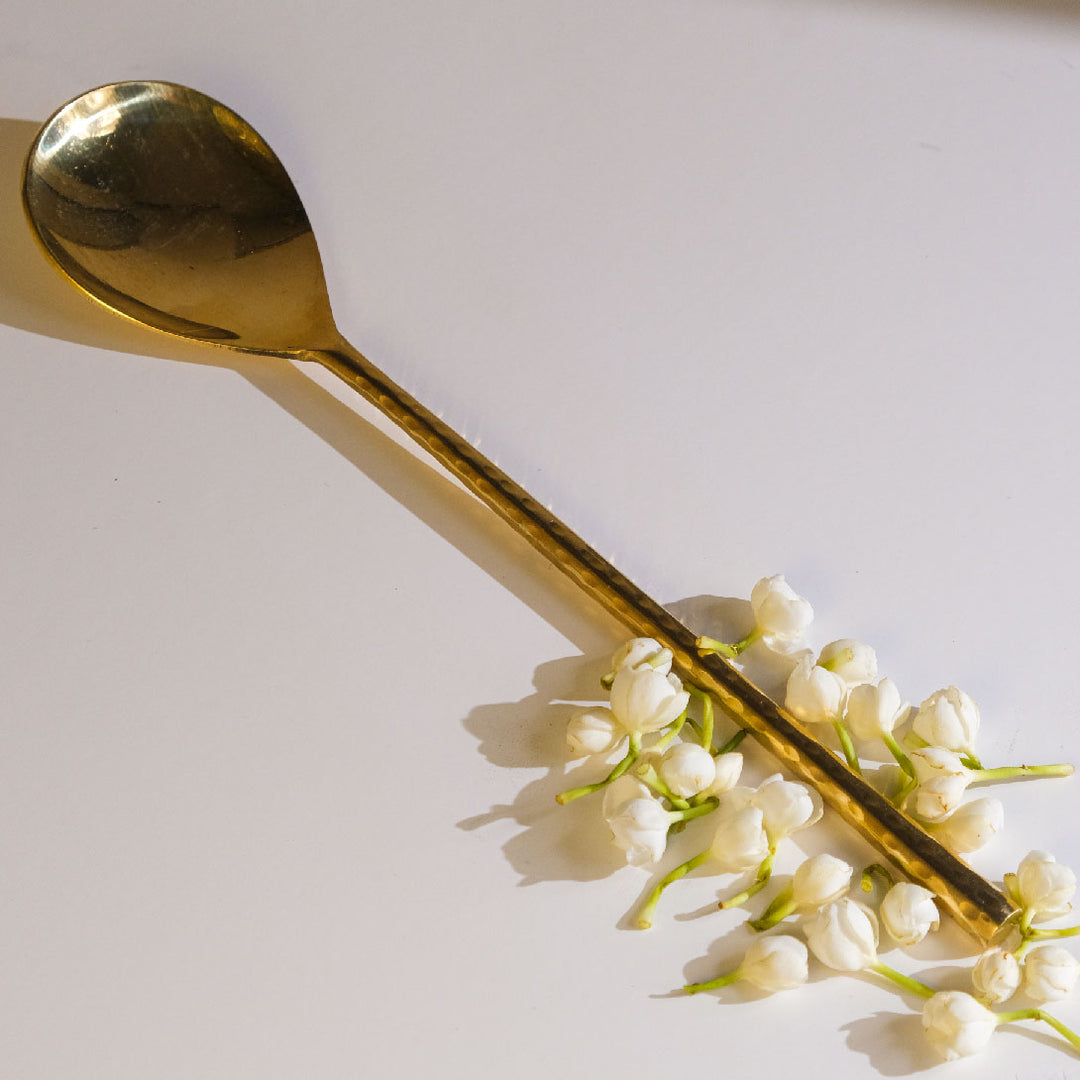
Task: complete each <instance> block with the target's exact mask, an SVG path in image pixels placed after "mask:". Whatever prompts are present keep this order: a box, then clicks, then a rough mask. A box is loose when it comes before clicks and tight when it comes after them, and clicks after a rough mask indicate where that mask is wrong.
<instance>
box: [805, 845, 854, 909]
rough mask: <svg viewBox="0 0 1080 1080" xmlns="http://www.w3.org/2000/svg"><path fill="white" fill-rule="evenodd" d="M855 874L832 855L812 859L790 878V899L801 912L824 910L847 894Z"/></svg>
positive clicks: (844, 863)
mask: <svg viewBox="0 0 1080 1080" xmlns="http://www.w3.org/2000/svg"><path fill="white" fill-rule="evenodd" d="M854 872H855V871H854V870H853V869H852V867H851V866H849V865H848V864H847V863H846V862H844V860H843V859H838V858H837V857H836V856H835V855H828V854H822V855H811V856H810V858H809V859H806V860H805V861H804V862H802V863H801V864H800V865H799V867H798V869H797V870H796V871H795V873H794V874H793V875H792V878H791V898H792V900H794V902H795V905H796V907H799V908H802V909H803V910H813V909H816V908H819V907H824V906H825V905H826V904H831V903H832V902H833V901H834V900H839V899H840V897H841V896H843V895H844V893H846V892H847V890H848V886H849V885H850V884H851V875H852V874H853V873H854Z"/></svg>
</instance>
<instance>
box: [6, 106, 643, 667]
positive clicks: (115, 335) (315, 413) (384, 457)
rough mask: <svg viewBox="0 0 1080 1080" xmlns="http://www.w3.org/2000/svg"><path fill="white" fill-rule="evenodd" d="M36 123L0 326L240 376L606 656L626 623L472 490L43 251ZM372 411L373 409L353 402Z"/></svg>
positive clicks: (9, 145)
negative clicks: (137, 308)
mask: <svg viewBox="0 0 1080 1080" xmlns="http://www.w3.org/2000/svg"><path fill="white" fill-rule="evenodd" d="M39 128H40V124H39V123H37V122H35V121H31V120H11V119H0V323H3V324H6V325H8V326H11V327H13V328H15V329H18V330H25V331H27V332H28V333H32V334H39V335H42V336H45V337H51V338H54V339H56V340H58V341H67V342H73V343H75V344H78V345H87V346H90V347H92V348H97V349H104V350H107V351H110V352H122V353H130V354H135V355H141V356H153V357H159V358H161V359H164V360H171V361H178V362H181V363H187V364H202V365H207V366H211V367H215V368H220V369H226V370H229V371H233V372H235V373H236V374H238V375H239V376H241V378H243V379H245V380H246V381H247V382H249V383H250V384H251V385H252V386H254V387H255V388H256V389H257V390H258V391H260V393H263V394H265V395H266V396H267V397H268V398H270V399H271V400H272V401H273V402H274V403H275V404H277V405H278V406H279V407H281V408H282V409H284V410H285V411H286V412H287V413H289V414H290V415H291V416H292V417H293V418H294V419H296V420H298V421H299V422H300V423H301V424H303V425H304V426H305V427H306V428H307V429H308V430H309V431H311V432H312V433H313V434H314V435H316V436H318V437H319V438H321V439H322V440H323V441H324V442H325V443H326V444H327V445H328V446H330V447H332V448H333V449H334V450H335V451H337V453H339V454H340V455H341V456H342V457H343V458H345V459H346V460H347V461H349V462H350V463H351V464H352V465H354V466H355V467H356V468H357V469H359V470H360V471H361V472H363V473H364V474H365V475H366V476H367V477H368V478H369V479H371V480H372V481H373V482H374V483H375V484H376V485H378V487H380V488H381V489H382V490H383V491H384V492H385V493H386V494H387V495H389V496H390V497H391V498H393V499H394V500H395V501H396V502H397V503H398V504H399V505H401V506H403V507H404V508H405V509H406V510H408V511H409V512H410V513H412V514H413V515H414V516H415V517H417V518H418V519H419V520H421V521H422V522H424V524H425V525H427V526H428V528H430V529H432V530H433V531H434V532H435V533H437V534H438V535H439V536H440V537H442V538H443V539H444V540H446V541H447V542H449V543H450V544H452V545H453V546H454V547H455V548H457V550H458V551H459V552H460V553H461V554H462V555H464V556H465V557H466V558H467V559H469V561H470V562H472V563H474V564H475V565H476V566H477V567H479V568H480V569H481V570H483V571H484V572H485V573H486V574H488V575H489V576H490V577H492V578H493V579H494V580H495V581H497V582H499V583H500V584H501V585H503V587H504V588H506V589H507V590H508V591H509V592H511V593H512V594H513V595H514V596H516V597H517V598H518V599H519V600H520V601H521V602H522V603H524V604H525V605H526V606H527V607H529V608H530V609H531V610H532V611H534V612H535V613H536V614H537V615H539V616H540V618H542V619H543V620H544V621H545V622H546V623H548V624H549V625H550V626H552V627H553V628H554V629H555V630H557V631H558V632H559V633H560V634H562V635H563V636H564V637H566V638H567V639H568V640H569V641H570V642H572V643H573V644H574V645H576V646H577V647H578V648H579V649H580V650H581V651H582V652H583V653H585V654H586V655H589V654H597V653H604V652H608V651H610V649H611V648H612V647H613V642H614V641H616V640H617V639H618V637H619V636H620V633H622V631H620V630H619V629H618V624H617V623H616V622H615V620H614V619H612V618H611V617H610V616H608V615H607V614H606V612H604V611H603V610H602V609H601V608H600V607H599V606H598V605H594V604H591V603H585V602H583V600H582V596H581V593H580V590H579V589H578V588H577V587H576V586H575V585H573V584H572V583H571V582H570V581H569V580H567V579H566V578H564V577H563V575H562V573H561V572H560V571H559V570H558V569H557V568H555V567H553V566H552V565H551V564H549V563H548V562H547V560H546V559H544V558H543V557H542V556H541V555H539V554H538V553H537V552H536V551H534V550H533V548H532V547H531V546H530V545H529V544H528V543H527V542H526V541H525V540H523V539H522V538H521V537H519V536H518V535H517V533H516V532H514V530H513V529H512V528H511V527H510V526H509V525H507V524H505V523H504V522H503V521H502V520H501V519H500V518H499V517H497V515H495V514H493V513H492V512H491V511H490V510H488V509H487V507H485V506H484V505H483V504H481V503H480V502H479V501H477V500H476V499H475V498H473V497H472V496H471V495H470V494H469V493H468V492H467V491H466V490H465V489H464V488H462V487H460V486H459V485H458V484H457V483H456V482H455V481H454V480H452V479H450V478H449V477H448V476H447V475H446V474H444V473H442V472H441V471H440V470H439V468H438V467H437V466H435V465H434V464H431V463H428V462H427V461H424V460H422V459H420V458H418V457H417V456H415V455H414V454H413V453H411V452H410V450H408V449H407V448H405V447H403V446H401V445H399V444H398V443H397V442H395V441H394V440H393V439H392V438H390V437H389V436H388V435H386V434H385V433H384V432H383V431H381V430H380V429H379V428H378V427H377V426H376V425H375V424H373V423H372V422H371V421H369V420H367V419H366V418H365V417H364V416H363V415H361V414H360V413H359V412H357V411H355V410H354V409H352V408H350V407H349V406H348V405H346V404H344V403H343V402H341V401H339V400H338V399H337V398H336V397H335V396H334V395H333V394H331V393H330V392H329V391H327V390H325V389H324V388H323V387H321V386H320V385H319V384H318V383H317V382H315V381H314V380H313V379H311V378H309V377H308V376H307V375H305V374H304V373H303V371H302V370H300V369H299V368H297V367H296V366H294V365H293V364H292V363H290V362H289V361H287V360H282V359H279V358H275V357H266V356H257V355H251V354H246V353H242V352H237V351H233V350H228V349H223V348H217V347H214V346H201V345H197V344H194V343H190V342H187V341H184V340H182V339H180V338H172V337H169V336H167V335H165V334H159V333H154V332H152V331H150V330H148V329H146V328H145V327H142V326H139V325H137V324H135V323H132V322H128V321H127V320H126V319H124V318H121V317H119V316H117V315H115V314H113V313H111V312H109V311H107V310H105V309H104V308H103V307H101V306H100V305H99V304H97V303H96V302H95V301H93V300H91V299H90V298H89V297H87V296H85V295H84V294H83V293H81V292H80V291H79V290H78V289H76V288H74V287H73V286H72V285H71V284H70V283H68V282H67V281H65V280H64V278H63V277H62V276H61V274H60V273H59V272H58V271H57V270H56V269H55V268H54V267H53V266H51V265H50V264H49V262H48V260H47V259H46V257H45V256H44V255H43V254H42V253H41V252H40V251H39V250H38V248H37V245H36V243H35V241H34V239H33V236H32V235H31V231H30V228H29V226H28V225H27V223H26V220H25V216H24V213H23V207H22V201H21V195H20V192H21V184H22V173H23V168H24V162H25V159H26V154H27V151H28V150H29V148H30V145H31V143H32V142H33V140H34V138H35V137H36V135H37V132H38V130H39ZM357 404H358V406H360V407H362V408H367V407H368V406H367V405H366V403H361V402H359V400H358V402H357Z"/></svg>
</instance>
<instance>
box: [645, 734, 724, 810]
mask: <svg viewBox="0 0 1080 1080" xmlns="http://www.w3.org/2000/svg"><path fill="white" fill-rule="evenodd" d="M659 772H660V779H661V780H663V781H664V783H665V784H667V786H668V789H669V790H670V791H671V793H672V794H673V795H676V796H678V797H679V798H680V799H689V798H690V797H691V796H693V795H697V794H698V793H699V792H701V791H704V790H705V789H706V788H707V787H709V786H710V785H711V784H712V783H713V782H714V781H715V780H716V762H715V760H714V759H713V756H712V754H710V753H709V751H708V750H706V749H705V747H703V746H699V745H698V744H697V743H688V742H684V743H676V744H675V745H674V746H672V747H670V748H669V749H668V751H667V752H666V753H665V754H664V756H663V757H662V758H661V759H660V768H659Z"/></svg>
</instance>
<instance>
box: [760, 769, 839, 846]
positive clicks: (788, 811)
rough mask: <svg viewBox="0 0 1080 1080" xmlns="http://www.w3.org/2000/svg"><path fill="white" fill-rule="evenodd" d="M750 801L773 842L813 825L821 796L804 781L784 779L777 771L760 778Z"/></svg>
mask: <svg viewBox="0 0 1080 1080" xmlns="http://www.w3.org/2000/svg"><path fill="white" fill-rule="evenodd" d="M750 805H751V806H756V807H758V809H760V810H761V813H762V815H763V822H762V823H763V824H764V826H765V832H766V833H767V834H768V836H769V840H770V841H771V842H772V844H773V846H775V845H776V844H777V843H779V842H780V841H781V840H783V838H784V837H785V836H790V835H791V834H792V833H793V832H797V831H798V830H799V829H805V828H806V827H807V826H808V825H813V824H814V822H816V821H817V820H818V819H819V818H820V817H821V815H822V812H823V807H822V805H821V796H820V795H818V793H817V792H816V791H814V790H813V789H812V788H808V787H807V786H806V785H805V784H797V783H795V781H793V780H785V779H783V777H781V775H780V774H779V773H776V774H775V775H773V776H770V777H768V779H766V780H763V781H762V782H761V785H760V787H758V789H757V791H755V792H754V794H753V795H751V796H750Z"/></svg>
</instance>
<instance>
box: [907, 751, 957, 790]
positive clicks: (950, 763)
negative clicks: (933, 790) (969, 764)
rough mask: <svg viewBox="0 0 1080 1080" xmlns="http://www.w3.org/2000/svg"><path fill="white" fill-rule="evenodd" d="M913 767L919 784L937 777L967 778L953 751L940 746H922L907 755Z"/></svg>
mask: <svg viewBox="0 0 1080 1080" xmlns="http://www.w3.org/2000/svg"><path fill="white" fill-rule="evenodd" d="M908 759H909V760H910V761H911V764H912V765H914V766H915V776H916V778H917V779H918V781H919V783H920V784H925V783H926V782H927V781H928V780H933V779H935V778H936V777H938V776H967V772H968V771H967V769H966V768H965V767H964V763H963V762H962V761H961V760H960V755H959V754H958V753H956V751H955V750H946V749H945V748H944V747H941V746H923V747H920V748H919V749H918V750H912V751H911V753H910V754H909V755H908Z"/></svg>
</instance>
